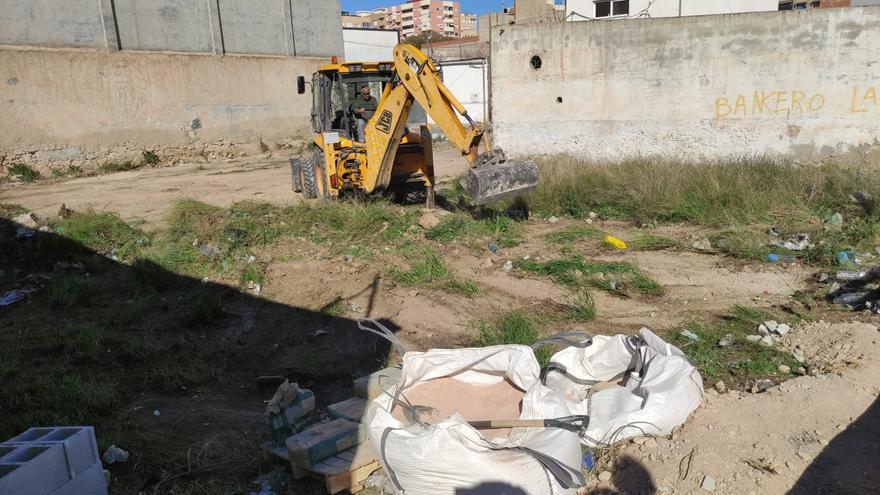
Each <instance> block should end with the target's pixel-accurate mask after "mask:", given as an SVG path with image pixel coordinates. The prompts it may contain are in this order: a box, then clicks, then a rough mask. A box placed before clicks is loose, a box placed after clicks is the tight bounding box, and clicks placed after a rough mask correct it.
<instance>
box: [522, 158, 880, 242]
mask: <svg viewBox="0 0 880 495" xmlns="http://www.w3.org/2000/svg"><path fill="white" fill-rule="evenodd" d="M539 164H540V167H541V181H540V183H539V185H538V188H537V190H536V191H535V192H534V193H532V195H531V196H530V197H529V206H530V207H531V208H532V209H533V210H536V211H539V212H542V213H545V214H556V215H560V214H562V215H571V216H574V217H582V216H584V215H586V214H588V213H589V212H590V211H591V210H592V211H597V212H599V213H600V214H602V215H603V216H609V217H625V218H631V219H634V220H660V221H689V222H693V223H696V224H699V225H706V226H710V227H725V226H729V225H742V224H752V223H768V222H779V221H781V220H789V221H794V222H806V221H807V220H809V218H810V217H811V216H816V215H818V216H820V217H824V215H825V214H828V213H833V212H835V211H840V210H841V209H844V208H847V207H848V206H850V201H849V199H848V198H849V194H850V193H852V192H853V191H857V190H862V191H864V190H867V191H868V192H869V193H871V194H873V195H874V197H877V195H878V194H880V181H878V179H880V173H878V172H877V171H873V170H867V169H865V168H856V167H841V166H834V165H823V166H806V165H795V164H792V163H780V162H774V161H771V160H758V159H755V160H741V161H733V162H723V163H716V164H706V163H701V164H688V163H678V162H670V161H651V160H633V161H626V162H622V163H615V164H609V163H595V162H586V161H581V160H577V159H574V158H571V157H561V158H553V159H544V160H540V161H539Z"/></svg>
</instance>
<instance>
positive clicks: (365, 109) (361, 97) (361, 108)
mask: <svg viewBox="0 0 880 495" xmlns="http://www.w3.org/2000/svg"><path fill="white" fill-rule="evenodd" d="M378 106H379V102H378V101H377V100H376V99H375V98H373V95H371V94H370V87H369V86H367V85H366V84H364V85H363V86H361V88H360V94H358V95H357V96H355V97H354V98H352V99H351V101H350V102H349V104H348V111H349V112H351V113H352V115H354V118H355V119H356V124H357V140H358V141H359V142H361V143H363V142H364V128H365V127H366V126H367V121H368V120H370V119H371V118H372V117H373V114H374V113H376V107H378Z"/></svg>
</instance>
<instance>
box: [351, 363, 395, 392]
mask: <svg viewBox="0 0 880 495" xmlns="http://www.w3.org/2000/svg"><path fill="white" fill-rule="evenodd" d="M400 373H401V369H400V367H399V366H392V367H390V368H385V369H384V370H380V371H377V372H375V373H373V374H370V375H367V376H362V377H360V378H358V379H357V380H355V381H354V394H355V395H356V396H358V397H363V398H364V399H367V400H373V399H375V398H376V397H378V396H379V395H380V394H381V393H382V392H384V391H387V390H390V389H391V387H393V386H395V385H397V384H398V383H399V382H400Z"/></svg>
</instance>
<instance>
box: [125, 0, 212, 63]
mask: <svg viewBox="0 0 880 495" xmlns="http://www.w3.org/2000/svg"><path fill="white" fill-rule="evenodd" d="M113 2H114V5H115V10H116V22H117V25H118V26H119V41H120V44H121V46H120V48H121V49H124V50H169V51H176V52H213V51H214V41H213V39H212V38H213V37H212V33H211V22H210V20H211V10H209V9H208V4H209V2H207V1H192V0H161V1H151V2H144V1H143V0H141V1H138V0H113Z"/></svg>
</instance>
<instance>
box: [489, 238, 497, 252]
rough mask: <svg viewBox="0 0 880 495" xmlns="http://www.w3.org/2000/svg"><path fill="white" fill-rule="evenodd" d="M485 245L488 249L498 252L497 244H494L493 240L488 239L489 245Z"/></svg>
mask: <svg viewBox="0 0 880 495" xmlns="http://www.w3.org/2000/svg"><path fill="white" fill-rule="evenodd" d="M487 247H488V248H489V251H490V252H492V253H497V252H498V244H496V243H495V241H489V245H488V246H487Z"/></svg>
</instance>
